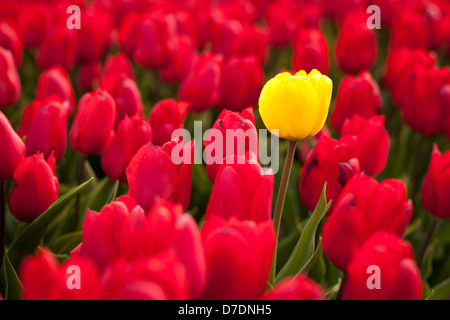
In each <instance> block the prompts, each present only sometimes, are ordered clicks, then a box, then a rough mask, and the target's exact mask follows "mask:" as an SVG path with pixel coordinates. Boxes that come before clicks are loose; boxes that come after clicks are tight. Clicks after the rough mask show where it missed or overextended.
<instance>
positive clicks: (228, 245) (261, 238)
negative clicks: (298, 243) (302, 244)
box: [201, 216, 275, 300]
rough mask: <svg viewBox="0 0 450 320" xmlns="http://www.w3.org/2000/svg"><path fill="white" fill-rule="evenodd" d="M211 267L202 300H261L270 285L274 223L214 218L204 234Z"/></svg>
mask: <svg viewBox="0 0 450 320" xmlns="http://www.w3.org/2000/svg"><path fill="white" fill-rule="evenodd" d="M201 235H202V240H203V246H204V248H205V255H206V261H207V264H208V267H209V278H208V282H207V283H208V284H207V287H206V289H205V291H204V293H203V295H202V297H201V298H202V299H213V300H214V299H224V300H226V299H237V300H241V299H247V300H252V299H257V298H260V297H261V296H262V294H263V293H264V290H265V288H266V285H267V277H268V275H269V269H270V265H271V262H272V257H273V250H274V244H275V232H274V229H273V226H272V222H271V221H265V222H261V223H258V224H257V223H255V222H254V221H238V220H236V219H231V220H229V221H226V220H225V219H223V218H221V217H217V216H215V217H212V218H211V219H209V220H208V221H207V222H205V224H204V225H203V229H202V232H201Z"/></svg>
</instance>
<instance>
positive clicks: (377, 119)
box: [341, 114, 389, 176]
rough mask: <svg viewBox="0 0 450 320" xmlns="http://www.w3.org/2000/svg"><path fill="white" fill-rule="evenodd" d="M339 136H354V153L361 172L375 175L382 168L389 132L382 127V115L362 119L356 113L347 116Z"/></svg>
mask: <svg viewBox="0 0 450 320" xmlns="http://www.w3.org/2000/svg"><path fill="white" fill-rule="evenodd" d="M341 136H342V137H344V136H356V155H357V158H358V161H359V165H360V167H361V172H364V173H365V174H367V175H368V176H375V175H377V174H378V173H380V172H381V171H382V170H383V169H384V166H385V165H386V161H387V156H388V152H389V133H388V132H387V130H386V128H385V127H384V116H373V117H371V118H370V119H364V118H363V117H361V116H359V115H357V114H356V115H354V116H353V117H351V118H350V119H348V118H347V119H346V120H345V122H344V124H343V126H342V130H341Z"/></svg>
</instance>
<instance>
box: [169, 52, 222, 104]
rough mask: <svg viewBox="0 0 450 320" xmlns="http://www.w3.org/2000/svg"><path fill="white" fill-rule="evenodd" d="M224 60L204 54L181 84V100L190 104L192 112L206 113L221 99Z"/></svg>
mask: <svg viewBox="0 0 450 320" xmlns="http://www.w3.org/2000/svg"><path fill="white" fill-rule="evenodd" d="M221 64H222V58H221V57H220V56H216V55H213V54H211V53H204V54H203V55H201V56H200V57H199V59H198V61H197V62H196V63H195V65H194V67H193V68H192V69H191V71H190V72H189V73H188V74H187V76H186V77H185V78H184V80H183V82H182V83H181V86H180V89H179V92H178V95H179V99H180V100H182V101H186V102H188V103H189V110H191V111H205V110H207V109H209V108H211V107H213V106H215V105H216V104H217V102H218V99H219V86H220V77H221Z"/></svg>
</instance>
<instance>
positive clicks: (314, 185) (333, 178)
mask: <svg viewBox="0 0 450 320" xmlns="http://www.w3.org/2000/svg"><path fill="white" fill-rule="evenodd" d="M356 152H357V151H356V137H352V136H347V137H343V138H341V139H339V140H334V139H332V138H330V137H327V136H322V137H321V138H320V139H319V141H318V142H317V144H316V145H315V146H314V149H313V150H312V151H311V152H310V153H309V155H308V157H307V158H306V161H305V164H304V166H303V169H302V174H301V178H300V185H299V189H300V198H301V200H302V202H303V204H304V205H305V206H306V208H308V210H310V211H313V210H314V209H315V208H316V205H317V203H318V201H319V198H320V194H321V193H322V189H323V185H324V183H325V182H327V189H326V198H327V201H330V200H332V203H331V207H330V209H329V210H328V213H327V214H328V215H329V214H330V212H331V211H332V210H333V207H334V206H335V205H336V201H337V199H338V198H339V195H340V194H341V192H342V189H343V188H344V187H345V185H346V184H347V181H348V180H350V178H351V177H353V176H354V175H356V174H359V173H360V167H359V161H358V159H357V153H356Z"/></svg>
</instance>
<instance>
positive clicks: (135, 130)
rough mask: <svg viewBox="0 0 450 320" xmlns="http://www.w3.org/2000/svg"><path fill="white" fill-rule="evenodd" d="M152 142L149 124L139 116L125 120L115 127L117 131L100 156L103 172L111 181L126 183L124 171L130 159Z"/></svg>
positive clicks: (126, 117)
mask: <svg viewBox="0 0 450 320" xmlns="http://www.w3.org/2000/svg"><path fill="white" fill-rule="evenodd" d="M151 140H152V129H151V127H150V124H149V123H148V122H147V121H145V120H144V118H143V117H141V116H139V115H134V116H133V117H131V118H128V116H126V115H125V118H124V119H123V120H122V121H121V122H120V123H119V125H118V126H117V131H116V133H115V134H114V137H113V138H112V139H111V142H110V143H109V144H108V146H107V147H106V149H105V152H104V154H103V156H102V160H101V162H102V168H103V171H104V172H105V173H106V174H107V175H108V176H109V177H110V178H111V179H113V180H119V181H120V182H122V183H126V182H127V177H126V175H125V170H126V168H127V167H128V165H129V163H130V161H131V159H133V157H134V155H135V154H136V153H137V152H138V151H139V149H140V148H141V147H142V146H143V145H144V144H146V143H149V142H151Z"/></svg>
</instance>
